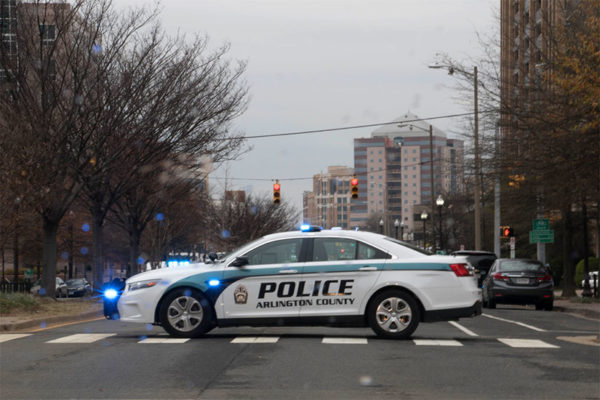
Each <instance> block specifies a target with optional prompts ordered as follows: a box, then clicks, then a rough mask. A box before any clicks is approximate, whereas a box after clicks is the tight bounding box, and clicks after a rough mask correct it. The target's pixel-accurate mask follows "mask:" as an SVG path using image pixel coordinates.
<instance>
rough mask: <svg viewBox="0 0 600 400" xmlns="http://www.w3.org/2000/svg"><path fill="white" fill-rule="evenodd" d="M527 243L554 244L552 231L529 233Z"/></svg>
mask: <svg viewBox="0 0 600 400" xmlns="http://www.w3.org/2000/svg"><path fill="white" fill-rule="evenodd" d="M529 243H554V231H553V230H549V229H545V230H533V231H529Z"/></svg>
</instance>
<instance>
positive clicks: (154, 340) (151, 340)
mask: <svg viewBox="0 0 600 400" xmlns="http://www.w3.org/2000/svg"><path fill="white" fill-rule="evenodd" d="M188 340H190V339H186V338H146V339H143V340H140V341H139V342H138V343H149V344H153V343H166V344H180V343H185V342H187V341H188Z"/></svg>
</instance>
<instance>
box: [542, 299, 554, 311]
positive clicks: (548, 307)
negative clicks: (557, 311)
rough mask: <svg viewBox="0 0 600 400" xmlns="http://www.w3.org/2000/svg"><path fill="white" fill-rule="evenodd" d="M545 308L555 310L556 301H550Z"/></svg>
mask: <svg viewBox="0 0 600 400" xmlns="http://www.w3.org/2000/svg"><path fill="white" fill-rule="evenodd" d="M544 310H546V311H552V310H554V302H553V301H548V302H547V303H546V304H545V305H544Z"/></svg>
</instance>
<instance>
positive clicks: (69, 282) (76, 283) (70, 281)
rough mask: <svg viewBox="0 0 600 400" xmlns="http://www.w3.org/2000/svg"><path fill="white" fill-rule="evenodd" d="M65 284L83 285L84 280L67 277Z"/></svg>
mask: <svg viewBox="0 0 600 400" xmlns="http://www.w3.org/2000/svg"><path fill="white" fill-rule="evenodd" d="M67 285H85V281H84V280H83V279H69V280H68V281H67Z"/></svg>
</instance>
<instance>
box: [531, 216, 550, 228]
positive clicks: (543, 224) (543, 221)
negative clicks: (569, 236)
mask: <svg viewBox="0 0 600 400" xmlns="http://www.w3.org/2000/svg"><path fill="white" fill-rule="evenodd" d="M533 230H534V231H547V230H550V220H549V219H548V218H539V219H534V220H533Z"/></svg>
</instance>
